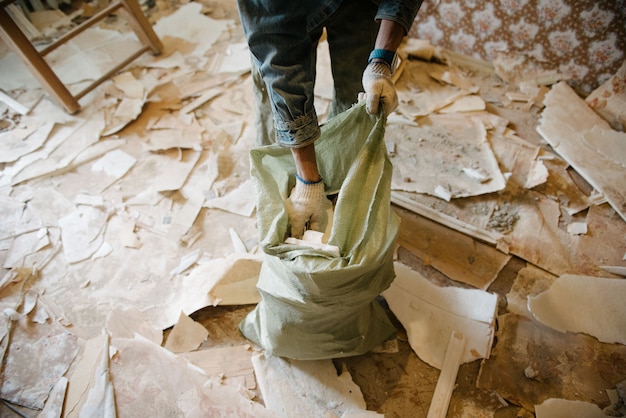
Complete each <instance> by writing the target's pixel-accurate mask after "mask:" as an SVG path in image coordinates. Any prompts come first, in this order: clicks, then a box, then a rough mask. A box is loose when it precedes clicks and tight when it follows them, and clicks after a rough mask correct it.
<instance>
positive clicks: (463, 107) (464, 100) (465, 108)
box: [438, 95, 486, 113]
mask: <svg viewBox="0 0 626 418" xmlns="http://www.w3.org/2000/svg"><path fill="white" fill-rule="evenodd" d="M485 108H486V104H485V101H484V100H483V99H482V98H481V97H480V96H476V95H470V96H464V97H461V98H459V99H457V100H456V101H455V102H454V103H452V104H450V105H448V106H446V107H444V108H442V109H439V110H438V112H439V113H458V112H477V111H480V110H485Z"/></svg>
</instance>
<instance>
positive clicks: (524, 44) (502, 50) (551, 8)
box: [409, 0, 626, 94]
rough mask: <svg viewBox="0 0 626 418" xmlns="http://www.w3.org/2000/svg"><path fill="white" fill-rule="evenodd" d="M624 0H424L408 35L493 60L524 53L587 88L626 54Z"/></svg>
mask: <svg viewBox="0 0 626 418" xmlns="http://www.w3.org/2000/svg"><path fill="white" fill-rule="evenodd" d="M625 10H626V0H600V1H589V0H582V1H581V0H496V1H480V0H424V3H423V4H422V7H421V9H420V11H419V14H418V16H417V18H416V21H415V24H414V25H413V28H412V30H411V33H410V34H409V36H411V37H417V38H421V39H427V40H429V41H430V42H431V43H432V44H434V45H437V46H441V47H444V48H447V49H450V50H452V51H454V52H458V53H462V54H465V55H469V56H471V57H473V58H477V59H482V60H486V61H494V60H496V59H499V58H506V57H507V56H508V57H509V58H511V57H516V58H515V59H518V60H521V59H522V58H521V57H525V58H526V62H525V63H524V65H525V66H531V67H532V69H533V70H554V71H557V72H558V73H559V74H560V75H562V76H563V78H565V79H568V80H569V81H568V82H569V83H570V85H571V86H572V87H574V88H575V89H576V90H578V91H579V92H581V93H585V94H586V93H590V92H591V91H592V90H593V89H595V88H596V87H598V86H599V85H600V84H602V83H603V82H604V81H606V80H607V79H608V78H609V77H610V76H611V75H613V74H614V73H615V72H617V70H618V69H619V67H620V65H621V64H622V62H623V61H624V59H626V11H625Z"/></svg>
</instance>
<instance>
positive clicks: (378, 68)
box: [363, 61, 398, 116]
mask: <svg viewBox="0 0 626 418" xmlns="http://www.w3.org/2000/svg"><path fill="white" fill-rule="evenodd" d="M363 89H365V100H366V103H365V107H366V109H367V113H369V114H370V115H375V114H377V113H378V107H379V104H380V103H382V104H383V109H384V111H385V116H387V115H388V114H390V113H391V112H393V111H394V110H396V108H397V107H398V94H397V93H396V87H395V85H394V84H393V81H392V80H391V68H389V65H387V64H385V63H383V62H374V61H372V62H370V63H369V64H367V68H365V71H364V72H363Z"/></svg>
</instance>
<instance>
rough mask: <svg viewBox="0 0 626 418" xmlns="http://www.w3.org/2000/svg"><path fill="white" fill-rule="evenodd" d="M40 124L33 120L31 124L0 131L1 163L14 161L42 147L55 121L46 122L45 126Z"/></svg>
mask: <svg viewBox="0 0 626 418" xmlns="http://www.w3.org/2000/svg"><path fill="white" fill-rule="evenodd" d="M40 125H41V124H40V123H36V122H34V121H32V122H31V126H28V127H22V128H15V129H13V130H10V131H6V132H2V133H0V163H10V162H14V161H16V160H17V159H18V158H20V157H21V156H23V155H26V154H28V153H30V152H33V151H35V150H36V149H38V148H39V147H41V146H42V145H43V144H44V142H46V139H48V136H49V135H50V132H52V128H54V125H55V123H54V122H46V123H45V124H44V125H43V126H40Z"/></svg>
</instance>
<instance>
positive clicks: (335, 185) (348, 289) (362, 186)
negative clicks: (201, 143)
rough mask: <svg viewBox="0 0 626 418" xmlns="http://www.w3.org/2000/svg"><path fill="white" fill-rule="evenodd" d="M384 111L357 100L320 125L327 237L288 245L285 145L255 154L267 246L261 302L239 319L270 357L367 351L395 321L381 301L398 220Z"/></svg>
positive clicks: (289, 162) (290, 170) (290, 172)
mask: <svg viewBox="0 0 626 418" xmlns="http://www.w3.org/2000/svg"><path fill="white" fill-rule="evenodd" d="M384 132H385V119H384V118H383V117H375V116H370V115H369V114H367V112H366V110H365V106H364V105H363V104H362V103H361V104H357V105H355V106H354V107H352V108H351V109H349V110H347V111H346V112H344V113H342V114H340V115H338V116H336V117H334V118H332V119H331V120H330V121H329V122H328V123H327V124H326V125H324V126H322V135H321V137H320V138H319V139H318V140H317V142H316V143H315V148H316V153H317V159H318V166H319V169H320V173H321V175H322V178H323V179H324V183H325V184H326V186H327V191H330V192H337V191H338V196H337V203H336V205H335V209H334V217H333V225H332V230H331V233H330V237H329V240H328V244H329V245H335V246H337V247H339V250H340V254H341V256H340V257H336V256H332V255H331V254H329V253H327V252H324V251H322V250H316V249H313V248H309V247H303V246H298V245H290V244H285V242H284V241H285V239H286V238H287V237H288V236H289V228H290V226H289V224H288V222H289V220H288V216H287V211H286V209H285V203H284V202H285V200H286V199H287V197H288V195H289V192H290V191H291V189H292V187H293V186H294V174H295V165H294V162H293V158H292V156H291V151H290V150H289V149H288V148H284V147H280V146H278V145H271V146H266V147H262V148H257V149H253V150H251V152H250V158H251V165H252V167H251V172H252V178H253V180H254V183H255V187H256V193H257V225H258V228H259V233H260V239H261V246H262V248H263V251H264V259H263V265H262V267H261V272H260V276H259V281H258V284H257V288H258V290H259V292H260V294H261V302H260V303H259V304H258V305H257V306H256V307H255V309H254V310H253V311H252V312H250V314H248V316H247V317H246V318H245V319H244V320H243V321H242V322H241V324H240V326H239V328H240V330H241V332H242V333H243V335H244V336H246V337H247V338H248V339H250V340H252V341H254V342H255V343H256V344H258V345H259V346H261V347H263V348H264V349H265V350H266V351H268V352H270V353H272V354H273V355H276V356H280V357H288V358H294V359H302V360H305V359H307V360H314V359H327V358H336V357H346V356H354V355H359V354H363V353H366V352H368V351H370V350H371V349H372V348H374V347H376V346H377V345H379V344H381V343H383V342H384V341H386V340H388V339H389V338H391V337H392V336H393V335H394V333H395V328H394V327H393V325H392V324H391V322H390V321H389V318H388V317H387V315H386V313H385V311H384V310H383V309H382V307H381V306H380V305H379V304H378V302H377V301H376V300H375V299H376V297H377V296H378V295H379V294H380V293H381V292H383V291H384V290H385V289H387V288H388V287H389V285H390V284H391V282H392V280H393V279H394V277H395V274H394V270H393V251H394V245H395V241H396V237H397V234H398V227H399V224H400V221H399V218H398V216H397V215H396V214H395V213H393V212H392V210H391V207H390V194H391V174H392V166H391V162H390V161H389V158H388V156H387V150H386V147H385V143H384V140H383V136H384Z"/></svg>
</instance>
